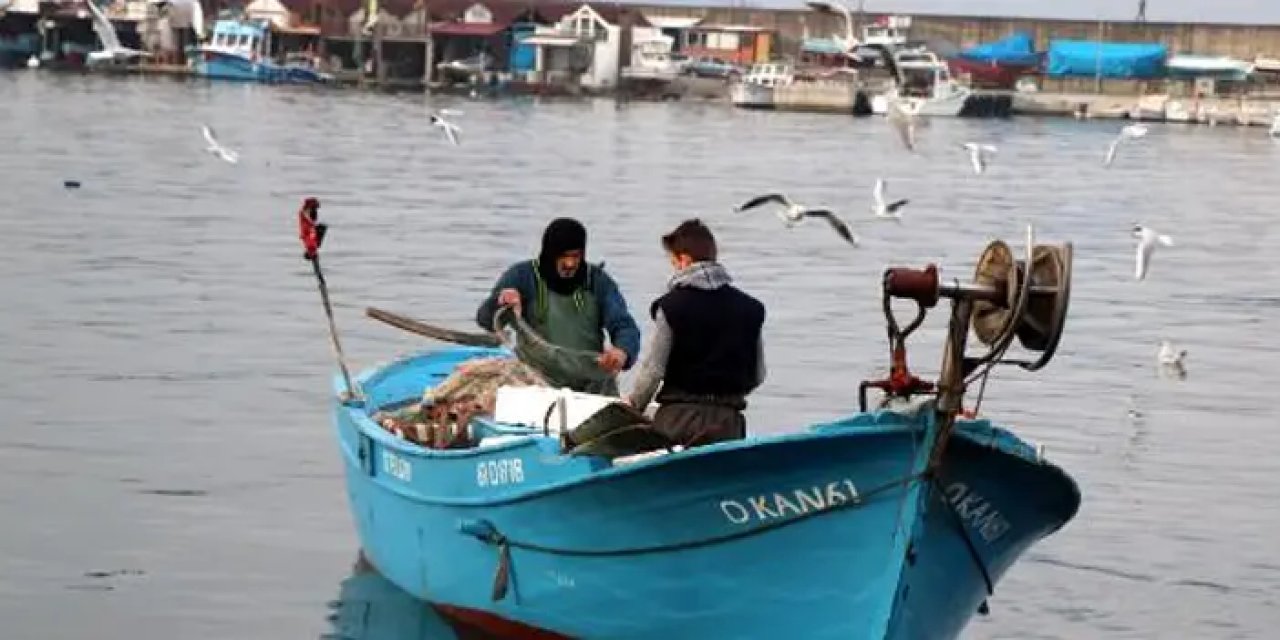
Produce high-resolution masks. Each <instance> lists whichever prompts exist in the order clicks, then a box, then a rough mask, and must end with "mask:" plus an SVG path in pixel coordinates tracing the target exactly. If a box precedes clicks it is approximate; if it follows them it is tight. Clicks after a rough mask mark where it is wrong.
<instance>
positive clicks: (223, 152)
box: [200, 125, 240, 164]
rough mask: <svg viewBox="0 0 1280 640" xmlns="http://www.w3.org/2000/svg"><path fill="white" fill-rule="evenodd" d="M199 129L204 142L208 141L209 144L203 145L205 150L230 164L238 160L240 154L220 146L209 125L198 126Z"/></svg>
mask: <svg viewBox="0 0 1280 640" xmlns="http://www.w3.org/2000/svg"><path fill="white" fill-rule="evenodd" d="M200 131H201V133H203V134H204V140H205V142H207V143H209V146H208V147H205V151H207V152H209V153H210V154H213V155H215V156H218V157H219V158H221V159H223V160H225V161H226V162H229V163H231V164H235V163H237V162H239V161H240V154H239V153H236V152H235V151H232V150H231V149H228V148H226V147H224V146H222V144H221V143H219V142H218V138H217V136H216V135H215V134H214V133H213V129H211V128H210V127H209V125H204V126H202V127H200Z"/></svg>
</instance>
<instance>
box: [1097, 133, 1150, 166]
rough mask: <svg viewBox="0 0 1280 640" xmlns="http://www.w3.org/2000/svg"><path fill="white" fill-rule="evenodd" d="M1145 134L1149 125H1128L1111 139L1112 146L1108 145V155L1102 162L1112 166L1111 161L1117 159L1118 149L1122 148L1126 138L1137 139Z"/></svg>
mask: <svg viewBox="0 0 1280 640" xmlns="http://www.w3.org/2000/svg"><path fill="white" fill-rule="evenodd" d="M1145 135H1147V125H1145V124H1131V125H1126V126H1125V128H1123V129H1121V130H1120V135H1118V136H1116V139H1115V140H1112V141H1111V146H1109V147H1107V157H1106V159H1105V160H1103V162H1102V163H1103V164H1104V165H1106V166H1108V167H1109V166H1111V163H1112V162H1114V161H1115V159H1116V151H1117V150H1118V149H1119V148H1120V144H1121V143H1122V142H1124V141H1125V140H1137V139H1138V138H1141V137H1143V136H1145Z"/></svg>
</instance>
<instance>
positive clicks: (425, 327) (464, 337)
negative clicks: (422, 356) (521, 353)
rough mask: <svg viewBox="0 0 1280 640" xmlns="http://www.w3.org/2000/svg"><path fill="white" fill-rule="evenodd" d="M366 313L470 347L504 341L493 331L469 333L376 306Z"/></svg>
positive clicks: (418, 332) (496, 345)
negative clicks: (492, 332)
mask: <svg viewBox="0 0 1280 640" xmlns="http://www.w3.org/2000/svg"><path fill="white" fill-rule="evenodd" d="M364 314H365V315H366V316H369V317H370V318H373V319H374V320H378V321H380V322H385V323H387V324H389V325H391V326H393V327H395V328H397V329H403V330H405V331H408V332H409V333H416V334H418V335H420V336H426V337H428V338H434V339H436V340H443V341H445V342H452V343H454V344H461V345H466V346H469V347H500V346H502V341H501V340H499V339H498V337H497V336H495V335H493V334H491V333H468V332H465V331H455V330H453V329H445V328H443V327H437V326H435V325H430V324H427V323H425V322H422V321H421V320H414V319H413V318H410V317H408V316H402V315H400V314H398V313H393V312H391V311H386V310H384V309H378V308H375V307H368V308H366V309H365V310H364Z"/></svg>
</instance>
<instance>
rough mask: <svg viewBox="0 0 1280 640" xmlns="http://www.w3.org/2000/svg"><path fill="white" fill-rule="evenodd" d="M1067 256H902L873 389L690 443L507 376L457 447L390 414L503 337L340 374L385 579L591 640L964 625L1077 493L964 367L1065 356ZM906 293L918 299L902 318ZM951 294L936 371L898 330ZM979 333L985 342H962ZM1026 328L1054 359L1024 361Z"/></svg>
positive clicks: (908, 632) (868, 633) (890, 289)
mask: <svg viewBox="0 0 1280 640" xmlns="http://www.w3.org/2000/svg"><path fill="white" fill-rule="evenodd" d="M1033 247H1034V248H1033ZM317 273H318V266H317ZM1070 274H1071V248H1070V245H1064V246H1061V247H1059V246H1047V245H1039V246H1036V245H1034V244H1033V242H1032V239H1031V237H1030V233H1028V238H1027V257H1026V259H1024V260H1021V261H1018V260H1014V257H1013V252H1012V251H1011V250H1010V249H1009V247H1008V246H1007V245H1005V244H1004V243H1003V242H999V241H997V242H993V243H992V244H991V245H990V246H989V247H988V248H987V250H986V251H985V252H984V253H983V255H982V257H981V258H980V259H979V265H978V271H977V276H976V278H975V282H974V283H972V284H959V283H958V282H957V283H955V284H943V283H942V281H941V280H940V278H939V275H938V272H937V270H936V269H935V268H933V267H932V266H930V267H929V268H926V269H924V270H913V269H889V270H887V271H886V273H885V280H884V282H885V286H884V304H885V309H886V321H887V323H888V324H889V327H890V335H891V337H892V338H891V341H892V347H893V349H892V350H893V352H894V358H893V366H892V367H891V375H890V377H889V378H888V379H887V380H883V381H869V382H865V383H864V384H863V387H862V389H860V402H859V404H860V411H859V412H857V413H854V414H851V415H848V416H843V417H837V418H835V419H833V420H831V421H829V422H825V423H822V424H816V425H810V426H808V428H806V429H804V430H803V431H799V432H795V433H787V434H782V435H767V436H752V437H749V438H747V439H745V440H740V441H732V442H724V443H718V444H714V445H710V446H704V447H698V448H694V449H690V450H683V451H673V450H671V449H669V448H666V447H664V446H662V445H661V443H660V442H658V441H657V440H654V439H650V436H646V435H640V434H645V433H649V434H655V433H656V432H653V431H650V430H648V429H647V425H646V424H645V421H646V419H644V418H643V417H642V416H638V414H634V412H631V413H628V412H626V411H624V410H622V409H620V408H619V404H618V403H617V402H615V400H616V399H612V398H607V397H601V396H588V395H586V394H572V393H562V392H558V391H556V390H554V389H541V388H538V387H534V388H532V390H530V388H524V389H525V390H524V391H520V392H515V391H510V390H511V389H513V387H502V388H501V389H500V390H499V397H498V400H497V407H496V409H495V410H494V411H493V412H492V415H475V416H470V417H469V419H466V418H459V419H458V420H457V422H456V423H455V424H453V425H452V427H451V429H454V433H455V435H459V436H461V437H460V439H453V440H450V441H449V442H447V443H446V444H444V445H441V446H444V447H446V448H433V447H432V446H429V442H428V440H424V439H422V438H412V437H408V436H406V434H405V433H403V432H402V431H400V430H399V429H398V428H394V429H393V428H390V427H387V426H384V425H385V424H387V423H386V422H384V421H383V417H384V416H385V415H387V413H388V412H394V411H397V410H401V409H403V408H404V407H406V406H411V405H414V404H415V403H416V402H418V401H419V400H420V398H422V394H423V390H424V389H426V390H428V391H432V390H434V389H436V388H438V386H440V385H441V383H442V382H444V381H446V380H454V379H455V376H456V375H457V373H458V372H459V366H460V365H463V364H467V363H471V364H474V363H476V362H477V361H478V360H481V359H486V358H495V357H496V358H503V357H510V355H511V352H510V351H508V350H507V349H506V348H499V347H481V346H467V347H449V348H442V349H437V350H432V351H427V352H423V353H419V354H415V355H410V356H407V357H404V358H402V359H399V360H397V361H395V362H392V363H390V364H387V365H384V366H380V367H376V368H373V369H371V370H369V371H367V372H365V373H363V374H362V375H360V376H358V377H357V378H356V382H355V383H352V382H351V381H350V380H349V379H348V378H347V377H346V376H342V377H339V378H337V379H336V380H335V384H334V390H335V399H334V406H333V412H334V425H335V429H336V436H337V439H338V442H339V449H340V452H341V458H342V460H343V464H344V468H345V475H346V485H347V494H348V499H349V503H350V508H351V512H352V516H353V519H354V521H355V526H356V530H357V532H358V535H359V538H360V543H361V546H362V548H363V550H364V553H365V554H366V556H367V557H368V559H369V561H370V562H371V564H372V565H374V566H375V567H376V568H377V569H378V570H379V571H380V573H382V574H383V575H384V576H386V577H387V578H388V579H389V580H390V581H391V582H392V583H394V584H396V585H397V586H399V587H400V588H401V589H403V590H405V591H406V592H408V593H410V594H412V595H413V596H415V597H417V598H419V599H421V600H424V601H427V602H429V603H432V604H433V605H435V606H436V607H437V608H438V609H440V610H441V611H444V612H446V613H449V614H451V615H456V616H459V617H463V618H466V619H467V620H469V621H471V622H473V623H476V622H481V623H486V624H492V625H494V626H501V625H510V624H512V623H515V624H518V625H521V626H522V628H527V629H539V630H544V631H548V632H553V633H554V634H557V635H559V636H567V637H576V638H619V639H630V638H637V639H638V638H653V637H670V638H776V637H784V636H794V635H797V634H798V635H801V636H802V637H805V638H954V637H956V636H957V635H958V634H959V633H960V632H961V630H962V629H963V628H964V626H965V624H966V623H967V622H968V621H969V619H970V618H971V617H972V616H973V615H974V613H975V612H977V611H979V610H980V609H981V608H983V607H984V606H985V603H986V600H987V599H988V598H989V597H991V595H992V594H993V592H994V589H995V586H996V585H997V583H998V582H999V580H1000V578H1001V576H1003V575H1004V574H1005V572H1006V571H1007V570H1008V569H1009V568H1010V567H1011V566H1012V565H1013V564H1014V563H1015V562H1016V561H1017V559H1018V558H1019V557H1020V556H1021V555H1022V554H1023V553H1024V552H1025V551H1026V550H1027V549H1028V548H1029V547H1030V546H1032V545H1033V544H1035V543H1036V542H1037V541H1038V540H1040V539H1042V538H1043V537H1045V536H1047V535H1049V534H1051V533H1053V532H1055V531H1057V530H1058V529H1059V528H1061V527H1062V526H1064V525H1065V524H1066V523H1067V522H1068V521H1070V520H1071V519H1072V518H1073V517H1074V516H1075V514H1076V512H1077V510H1078V507H1079V502H1080V495H1079V491H1078V489H1077V487H1076V484H1075V483H1074V481H1073V480H1072V479H1071V477H1070V476H1069V475H1067V473H1066V472H1065V471H1063V470H1062V469H1061V468H1059V467H1058V466H1056V465H1054V464H1052V463H1050V462H1048V461H1047V460H1046V459H1045V457H1044V456H1043V452H1042V450H1040V449H1039V448H1037V447H1035V446H1034V445H1032V444H1029V443H1028V442H1026V441H1023V440H1022V439H1020V438H1019V437H1018V436H1016V435H1015V434H1013V433H1012V432H1010V431H1008V430H1006V429H1004V428H1001V427H999V426H998V425H996V424H994V423H992V422H990V421H988V420H986V419H979V418H968V419H965V418H962V417H960V416H961V413H962V411H961V404H962V400H963V395H964V388H965V384H966V378H967V379H968V381H973V378H975V377H983V375H984V372H985V374H989V373H990V371H991V368H992V367H994V366H995V365H996V364H999V363H1012V364H1019V365H1021V366H1022V367H1023V368H1024V369H1027V370H1031V371H1034V370H1038V369H1039V368H1041V367H1043V366H1044V365H1045V364H1046V363H1047V362H1048V361H1049V360H1050V359H1051V358H1052V356H1053V354H1054V352H1055V350H1056V347H1057V343H1058V340H1059V337H1060V335H1061V332H1062V329H1063V324H1064V322H1065V318H1066V310H1067V303H1068V298H1069V291H1070V286H1069V285H1070ZM894 298H897V299H907V300H913V301H915V302H916V303H917V305H918V309H919V315H918V318H917V320H916V321H914V322H912V323H911V324H910V325H907V326H906V327H905V328H902V327H900V325H899V324H898V322H897V321H896V319H895V318H894V317H893V315H892V311H891V309H890V305H889V302H890V300H892V299H894ZM326 299H327V298H326ZM943 299H946V300H950V301H951V305H952V316H951V317H952V319H953V320H952V325H951V331H950V334H949V335H950V338H949V339H948V341H947V345H946V348H945V351H944V357H943V367H942V374H941V377H940V379H939V382H938V383H937V384H936V385H934V384H931V383H927V382H923V381H921V380H920V379H918V378H916V377H915V376H914V375H912V374H911V373H910V372H909V371H908V370H907V369H906V364H905V363H906V356H905V349H906V347H905V344H906V339H907V337H908V336H909V335H910V333H911V332H912V331H913V330H914V329H915V327H917V326H919V324H920V322H919V321H920V320H922V319H923V317H924V315H925V313H926V311H927V310H928V309H929V308H932V307H934V306H935V305H936V304H937V303H938V302H939V301H940V300H943ZM971 327H972V329H973V330H974V332H975V334H976V335H977V338H978V340H979V342H981V343H982V344H983V345H985V346H986V347H987V348H988V350H987V351H986V353H985V354H984V355H981V356H976V357H971V356H967V355H966V342H967V339H968V334H969V331H970V328H971ZM1015 338H1016V339H1017V340H1018V341H1019V342H1020V343H1021V344H1022V345H1023V346H1024V347H1025V348H1027V349H1029V350H1031V351H1033V352H1036V353H1038V354H1039V355H1038V357H1037V358H1036V359H1035V360H1034V361H1013V360H1010V359H1009V358H1008V357H1007V351H1008V349H1009V348H1010V346H1011V344H1012V342H1013V341H1014V340H1015ZM335 345H336V339H335ZM340 353H341V351H340V348H339V354H340ZM344 371H345V368H344ZM975 373H976V374H979V375H976V376H973V377H970V375H971V374H975ZM871 388H878V389H881V390H882V391H883V392H884V393H885V394H886V397H885V400H884V402H883V403H882V404H881V406H880V407H879V408H874V409H869V408H868V407H867V406H866V405H867V402H866V400H867V399H866V397H865V393H866V391H867V390H868V389H871ZM515 389H519V388H518V387H515ZM503 390H508V391H510V392H509V393H507V395H506V398H505V399H504V398H503ZM935 396H936V397H935ZM426 404H428V405H430V404H431V403H430V402H427V403H426ZM429 409H431V407H430V406H426V407H422V410H423V414H424V415H425V414H426V413H427V412H428V410H429ZM437 415H441V414H437ZM575 416H576V417H575ZM583 416H586V418H585V419H583V418H582V417H583ZM654 437H656V436H654ZM420 442H421V443H427V444H419V443H420ZM437 444H439V443H437Z"/></svg>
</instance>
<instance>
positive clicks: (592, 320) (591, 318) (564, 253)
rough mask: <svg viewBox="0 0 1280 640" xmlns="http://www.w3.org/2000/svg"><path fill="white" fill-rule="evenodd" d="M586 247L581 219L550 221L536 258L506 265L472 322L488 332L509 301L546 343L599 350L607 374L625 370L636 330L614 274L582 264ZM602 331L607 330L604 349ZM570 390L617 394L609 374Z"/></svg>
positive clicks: (635, 350) (635, 348)
mask: <svg viewBox="0 0 1280 640" xmlns="http://www.w3.org/2000/svg"><path fill="white" fill-rule="evenodd" d="M586 249H587V230H586V228H585V227H583V226H582V223H580V222H578V221H577V220H574V219H572V218H557V219H555V220H552V221H551V224H549V225H547V228H546V231H544V232H543V234H542V249H541V251H540V252H539V253H538V257H537V258H536V259H534V260H522V261H520V262H517V263H515V264H513V265H511V266H510V267H509V268H508V269H507V270H506V272H505V273H503V274H502V276H501V277H500V278H498V282H497V283H496V284H495V285H494V287H493V290H492V291H491V292H490V293H489V296H488V297H486V298H485V300H484V302H482V303H480V308H479V309H478V310H477V311H476V323H477V324H479V325H480V327H481V328H483V329H486V330H488V331H493V330H494V327H493V316H494V312H496V311H497V310H498V308H499V307H500V306H505V305H512V306H514V307H515V308H516V309H517V310H518V311H519V312H520V315H521V317H523V318H524V320H525V322H527V323H529V326H531V327H533V329H534V330H536V331H537V332H538V334H539V335H541V336H542V337H543V338H546V340H547V341H548V342H550V343H551V344H554V345H556V346H560V347H564V348H566V349H577V350H581V351H594V352H597V353H600V357H599V359H598V360H597V364H599V365H600V368H602V369H604V370H605V371H606V372H608V373H610V374H617V373H618V371H621V370H625V369H630V368H631V365H632V364H633V363H634V362H635V359H636V357H637V356H638V355H639V351H640V328H639V327H638V326H636V321H635V319H634V318H632V317H631V312H630V311H629V310H627V302H626V300H624V299H623V298H622V293H621V292H619V291H618V285H617V283H615V282H614V281H613V278H611V277H610V276H609V274H607V273H605V271H604V269H603V268H602V267H600V266H599V265H594V264H589V263H587V262H586V259H585V258H586ZM604 333H608V334H609V341H610V343H611V344H610V346H608V347H605V345H604V335H603V334H604ZM575 390H576V391H586V392H591V393H600V394H605V395H614V396H616V395H618V388H617V383H616V382H615V381H614V379H613V377H612V376H611V377H610V378H609V381H608V384H607V385H606V386H605V387H604V388H582V389H575Z"/></svg>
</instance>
